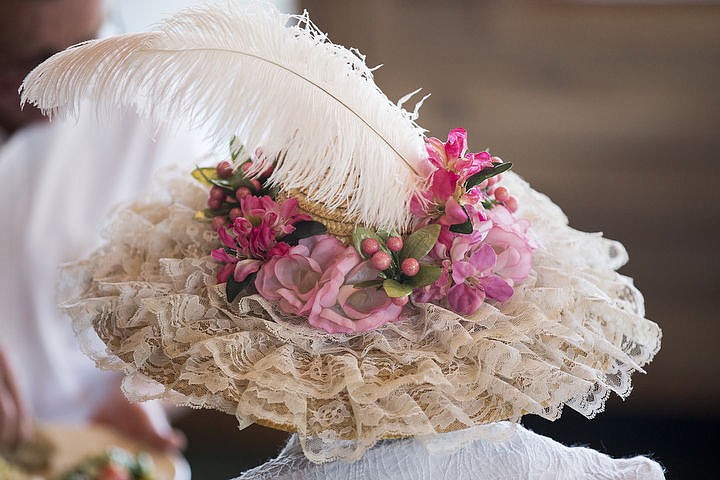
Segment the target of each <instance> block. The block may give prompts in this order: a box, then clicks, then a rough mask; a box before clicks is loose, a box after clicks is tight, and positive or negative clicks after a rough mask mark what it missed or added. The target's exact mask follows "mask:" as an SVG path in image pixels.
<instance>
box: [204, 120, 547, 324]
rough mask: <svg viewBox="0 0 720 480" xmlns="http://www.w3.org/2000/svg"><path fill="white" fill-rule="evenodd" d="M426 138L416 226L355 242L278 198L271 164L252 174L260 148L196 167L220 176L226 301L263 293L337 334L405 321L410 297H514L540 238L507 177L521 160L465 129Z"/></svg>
mask: <svg viewBox="0 0 720 480" xmlns="http://www.w3.org/2000/svg"><path fill="white" fill-rule="evenodd" d="M425 142H426V148H427V160H426V164H425V165H423V168H422V169H423V171H426V172H429V173H428V175H427V181H426V182H425V186H424V188H423V189H421V190H420V191H419V193H418V194H417V195H416V196H414V197H413V198H412V201H411V204H410V209H411V213H412V219H411V223H410V228H409V229H408V231H407V232H404V233H399V232H391V231H383V230H374V229H372V228H368V227H366V226H363V225H358V226H356V227H355V229H354V231H353V234H352V237H351V241H350V242H348V243H350V245H346V244H345V243H343V241H342V240H340V239H338V238H336V237H334V236H333V235H331V234H328V233H327V229H326V228H325V226H324V225H323V224H322V223H321V222H318V221H315V220H313V219H312V217H311V216H310V215H308V214H304V213H300V211H299V210H298V202H297V200H296V199H294V198H289V199H286V200H284V201H281V202H278V201H276V200H275V199H273V196H272V191H271V189H267V188H265V187H264V185H263V180H264V179H267V177H268V176H269V173H271V171H272V170H270V171H268V170H265V171H263V172H261V173H260V174H258V175H257V178H250V177H249V176H248V174H247V172H249V171H251V170H252V168H253V160H252V159H250V158H248V159H242V160H241V161H240V162H237V163H238V165H237V167H233V164H232V162H233V161H235V160H237V159H238V158H239V157H240V155H241V153H242V149H241V148H240V149H237V150H235V151H234V152H233V154H232V156H231V159H230V161H223V162H221V163H219V164H218V165H217V167H216V168H215V169H213V168H205V169H200V168H197V169H196V170H195V172H194V176H195V178H197V179H198V180H200V181H201V182H203V183H205V184H207V185H208V186H211V189H210V192H209V198H208V207H207V208H206V209H205V210H204V211H202V212H198V218H199V219H204V220H207V221H210V222H211V223H212V227H213V228H214V229H215V230H216V231H217V233H218V236H219V238H220V240H221V241H222V244H223V246H222V247H221V248H217V249H215V250H213V252H212V256H213V258H215V259H216V260H218V261H219V262H220V263H221V264H222V267H221V268H220V269H219V271H218V273H217V280H218V282H219V283H225V284H226V286H227V287H226V292H227V297H228V300H229V301H232V300H233V299H234V298H235V297H236V296H237V295H238V294H240V293H241V292H245V293H246V294H247V293H255V292H257V293H259V294H260V295H262V296H263V297H264V298H266V299H268V300H271V301H274V302H277V303H278V305H279V307H280V309H281V310H282V311H283V312H285V313H288V314H293V315H298V316H302V317H306V318H307V321H308V323H309V324H310V325H312V326H313V327H315V328H319V329H322V330H325V331H327V332H328V333H350V332H362V331H367V330H371V329H374V328H378V327H380V326H382V325H384V324H385V323H387V322H395V321H398V320H400V319H401V318H402V314H403V308H404V307H405V305H406V304H407V303H408V301H409V300H410V299H411V298H412V300H413V301H414V302H432V303H436V304H438V305H442V306H445V307H447V308H449V309H450V310H452V311H454V312H457V313H459V314H462V315H472V314H473V313H475V312H476V311H477V310H478V308H480V305H482V303H483V302H484V301H486V300H487V301H494V302H504V301H506V300H508V299H509V298H510V297H511V296H512V294H513V285H514V284H515V283H516V282H521V281H522V280H523V279H525V278H526V277H527V276H528V273H529V272H530V268H531V263H532V250H533V249H534V247H535V243H534V241H533V239H532V234H531V231H530V224H529V222H528V221H527V220H520V219H517V218H516V217H515V216H514V215H513V213H514V212H515V211H517V209H518V202H517V199H516V198H515V197H513V196H512V195H510V192H509V191H508V189H507V188H506V187H504V186H503V185H502V172H504V171H507V170H509V169H510V167H511V166H512V164H510V163H504V162H503V161H502V160H501V159H500V158H499V157H492V156H491V155H490V154H489V153H488V152H487V151H482V152H479V153H470V152H468V147H467V133H466V131H465V130H464V129H462V128H457V129H454V130H452V131H450V133H449V134H448V138H447V141H445V142H443V141H441V140H439V139H437V138H434V137H431V138H427V139H426V140H425ZM233 148H237V147H235V143H234V142H233V143H231V150H232V149H233ZM259 152H261V151H259ZM271 169H272V167H271Z"/></svg>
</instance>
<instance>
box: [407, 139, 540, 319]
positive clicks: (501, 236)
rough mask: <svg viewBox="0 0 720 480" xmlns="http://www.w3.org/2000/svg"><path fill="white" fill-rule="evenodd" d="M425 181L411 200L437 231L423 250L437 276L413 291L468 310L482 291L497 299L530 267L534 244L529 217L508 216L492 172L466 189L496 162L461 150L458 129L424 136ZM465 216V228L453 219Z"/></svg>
mask: <svg viewBox="0 0 720 480" xmlns="http://www.w3.org/2000/svg"><path fill="white" fill-rule="evenodd" d="M427 150H428V158H429V160H428V161H429V164H430V168H431V170H432V173H431V174H430V177H429V178H430V182H429V188H428V191H427V192H426V194H425V196H424V197H423V198H421V199H417V200H416V201H415V202H414V203H413V214H414V215H415V216H416V217H417V218H418V223H419V224H420V225H426V224H429V223H439V224H440V225H441V230H440V235H439V237H438V241H437V243H436V244H435V247H434V248H433V249H432V250H431V251H430V254H429V257H430V258H431V261H432V262H433V263H435V264H438V265H442V267H443V272H442V274H441V275H440V278H439V279H438V280H437V281H436V282H434V283H433V284H432V285H429V286H427V287H424V288H422V289H418V290H416V291H415V292H414V300H415V301H417V302H433V303H445V302H447V306H449V308H450V309H452V310H453V311H455V312H457V313H460V314H463V315H470V314H472V313H474V312H475V311H477V310H478V309H479V308H480V306H481V305H482V303H483V302H484V301H485V299H486V298H491V299H494V300H497V301H500V302H503V301H506V300H507V299H509V298H510V297H511V296H512V294H513V285H514V284H515V283H516V282H519V281H521V280H523V279H525V278H526V277H527V276H528V274H529V273H530V268H531V262H532V250H533V249H534V248H535V244H534V242H533V241H532V239H531V236H530V235H529V227H530V225H529V222H527V221H525V220H518V219H516V218H515V217H514V216H513V215H512V213H513V212H514V211H515V210H517V200H516V199H515V197H512V196H510V195H509V192H508V191H507V189H506V188H505V187H500V186H497V182H498V181H499V180H500V178H499V177H501V176H500V175H496V176H493V177H491V178H488V179H485V180H482V181H481V182H479V183H478V184H477V185H473V186H471V187H470V188H466V185H467V182H468V180H471V179H472V177H473V175H475V174H478V173H480V172H482V171H486V169H492V168H494V167H497V166H498V165H500V164H502V160H500V159H499V158H497V157H491V156H490V154H489V153H487V152H480V153H467V134H466V132H465V130H464V129H461V128H458V129H455V130H452V131H451V132H450V133H449V134H448V139H447V142H442V141H440V140H438V139H436V138H430V139H428V140H427ZM467 222H469V225H471V227H472V228H471V231H470V232H469V233H458V231H457V229H454V228H453V226H456V225H461V224H464V223H467Z"/></svg>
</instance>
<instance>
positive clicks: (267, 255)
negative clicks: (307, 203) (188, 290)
mask: <svg viewBox="0 0 720 480" xmlns="http://www.w3.org/2000/svg"><path fill="white" fill-rule="evenodd" d="M297 206H298V202H297V200H296V199H294V198H291V199H288V200H285V201H284V202H283V203H281V204H278V203H276V202H275V201H274V200H273V199H272V198H270V197H267V196H264V197H256V196H254V195H246V196H245V197H243V198H242V199H240V212H239V215H238V216H236V217H235V218H234V219H233V221H232V225H231V227H230V231H228V229H227V228H226V227H225V226H222V225H221V226H220V227H218V229H217V232H218V235H219V236H220V240H221V241H222V242H223V244H225V247H226V248H218V249H216V250H213V252H212V256H213V258H215V259H216V260H219V261H220V262H224V263H225V266H223V268H222V269H221V270H220V271H219V272H218V274H217V280H218V282H219V283H225V282H227V281H228V279H229V278H230V276H231V275H232V277H233V279H234V280H235V281H236V282H242V281H244V280H245V279H246V278H247V277H248V275H250V274H251V273H255V272H257V271H258V270H260V267H261V266H262V265H263V263H265V262H267V261H268V260H270V259H272V258H273V257H275V256H277V255H285V254H286V253H288V251H289V250H290V245H288V244H287V243H285V242H282V241H280V240H279V239H280V238H281V237H283V236H285V235H287V234H289V233H292V232H293V231H295V226H294V224H295V223H297V222H301V221H304V220H310V216H309V215H300V214H298V213H297Z"/></svg>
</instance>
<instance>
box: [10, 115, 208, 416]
mask: <svg viewBox="0 0 720 480" xmlns="http://www.w3.org/2000/svg"><path fill="white" fill-rule="evenodd" d="M98 123H99V122H98V121H97V119H96V118H95V117H94V116H91V115H87V116H84V117H81V118H80V119H79V121H78V122H75V121H55V122H52V123H45V124H37V125H33V126H31V127H28V128H25V129H23V130H20V131H18V132H16V133H15V134H14V135H12V136H11V137H9V138H7V139H6V140H5V142H4V143H0V178H1V179H2V188H0V206H1V207H0V208H1V211H2V214H1V215H2V220H1V223H0V225H2V228H0V230H1V231H2V233H1V236H0V251H1V252H2V268H1V269H0V305H1V306H2V313H0V348H2V349H3V350H4V351H5V353H6V354H7V356H8V357H9V358H10V361H11V364H12V365H13V367H14V370H15V371H16V377H18V382H19V384H20V388H21V391H22V392H23V393H24V394H25V396H26V397H27V399H28V401H29V402H30V404H31V411H32V413H33V415H34V416H36V417H37V418H39V419H42V420H64V421H76V420H80V419H82V418H84V417H86V416H87V415H88V414H89V413H90V409H92V408H93V407H94V406H95V405H96V404H97V402H98V401H99V400H101V398H102V397H104V395H105V394H106V393H107V388H106V387H107V386H108V382H110V381H111V380H113V379H114V378H115V376H114V375H112V374H110V373H108V372H101V371H99V370H97V369H96V368H95V366H94V365H93V362H92V361H91V360H89V359H88V358H87V357H86V356H85V355H83V354H82V353H81V351H80V349H79V347H78V345H77V341H76V339H75V337H74V335H73V331H72V328H71V323H70V321H69V319H67V317H65V316H64V315H61V313H60V312H59V310H58V308H57V306H56V301H55V286H56V285H55V284H56V280H57V277H58V265H59V264H61V263H63V262H67V261H70V260H74V259H76V258H78V257H80V256H82V255H84V254H87V253H88V252H89V251H91V250H92V249H93V248H95V247H96V246H97V245H98V244H99V241H100V238H99V232H100V229H101V227H102V225H103V224H104V223H105V222H106V221H107V219H108V215H109V213H110V210H111V208H112V207H113V206H115V205H116V204H118V203H119V202H127V201H129V200H131V199H134V198H137V196H138V195H140V194H141V193H142V192H143V191H144V189H145V188H146V187H147V186H148V185H149V184H150V182H151V181H152V172H153V170H155V169H156V168H158V167H159V166H160V165H166V164H168V163H170V162H172V163H175V164H179V163H182V162H183V159H185V160H187V161H186V162H185V164H186V165H187V168H188V169H189V168H190V165H192V164H193V161H195V159H194V158H192V153H193V151H194V150H193V149H194V147H193V146H192V145H191V144H190V140H189V139H187V138H180V137H179V136H174V137H172V138H171V137H169V136H168V135H165V134H157V135H155V138H153V132H154V130H153V128H152V127H151V126H150V125H148V124H144V123H141V122H140V121H139V120H138V119H137V117H135V116H134V115H129V114H127V115H123V116H118V118H117V119H115V120H113V121H111V122H109V123H106V122H104V121H103V122H102V125H99V124H98ZM113 387H115V388H117V384H116V383H115V382H113Z"/></svg>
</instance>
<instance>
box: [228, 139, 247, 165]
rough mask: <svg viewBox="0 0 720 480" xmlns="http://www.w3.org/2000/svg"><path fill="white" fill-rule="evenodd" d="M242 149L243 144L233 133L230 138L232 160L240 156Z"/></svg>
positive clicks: (243, 147)
mask: <svg viewBox="0 0 720 480" xmlns="http://www.w3.org/2000/svg"><path fill="white" fill-rule="evenodd" d="M244 149H245V146H244V145H243V144H242V143H240V139H238V137H236V136H235V135H233V137H232V138H231V139H230V158H232V160H233V162H235V160H237V158H238V157H239V156H240V154H241V153H242V152H243V150H244Z"/></svg>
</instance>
